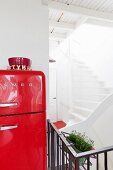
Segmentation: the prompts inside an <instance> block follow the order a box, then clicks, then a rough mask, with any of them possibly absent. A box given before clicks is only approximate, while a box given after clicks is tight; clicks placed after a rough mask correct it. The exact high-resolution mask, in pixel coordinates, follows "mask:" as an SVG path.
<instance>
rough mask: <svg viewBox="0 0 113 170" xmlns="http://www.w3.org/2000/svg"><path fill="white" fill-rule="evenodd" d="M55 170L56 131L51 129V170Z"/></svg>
mask: <svg viewBox="0 0 113 170" xmlns="http://www.w3.org/2000/svg"><path fill="white" fill-rule="evenodd" d="M54 169H55V148H54V129H53V128H51V170H54Z"/></svg>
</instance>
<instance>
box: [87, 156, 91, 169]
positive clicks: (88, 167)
mask: <svg viewBox="0 0 113 170" xmlns="http://www.w3.org/2000/svg"><path fill="white" fill-rule="evenodd" d="M87 170H90V157H89V156H88V157H87Z"/></svg>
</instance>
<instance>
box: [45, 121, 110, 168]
mask: <svg viewBox="0 0 113 170" xmlns="http://www.w3.org/2000/svg"><path fill="white" fill-rule="evenodd" d="M47 137H48V168H49V169H50V170H54V169H58V170H59V169H62V170H63V169H66V170H67V169H69V170H75V169H76V170H79V169H80V167H81V166H82V167H83V169H84V170H89V169H90V166H94V170H99V167H100V164H102V166H103V167H104V169H105V170H108V169H110V168H109V166H111V165H109V163H110V162H109V161H108V159H109V158H111V159H112V160H113V158H112V156H111V157H110V155H109V157H108V156H107V155H108V153H109V152H110V153H111V152H112V153H113V145H112V146H109V147H104V148H99V149H94V150H91V151H87V152H81V153H77V152H76V151H75V149H74V148H73V147H72V144H70V143H69V142H68V141H67V140H66V138H65V136H64V134H63V133H62V132H60V131H59V130H58V129H57V128H56V127H55V125H54V123H52V122H51V121H50V120H48V136H47ZM100 155H101V156H103V160H100V159H99V158H101V157H100ZM92 159H95V160H96V161H93V162H92ZM112 169H113V168H112Z"/></svg>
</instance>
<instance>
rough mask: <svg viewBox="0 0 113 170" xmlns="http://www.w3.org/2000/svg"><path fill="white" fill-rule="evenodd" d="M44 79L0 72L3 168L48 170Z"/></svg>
mask: <svg viewBox="0 0 113 170" xmlns="http://www.w3.org/2000/svg"><path fill="white" fill-rule="evenodd" d="M45 101H46V99H45V76H44V74H43V73H42V72H40V71H15V70H10V71H8V70H5V71H3V70H1V71H0V169H1V170H46V103H45Z"/></svg>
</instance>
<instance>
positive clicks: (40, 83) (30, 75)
mask: <svg viewBox="0 0 113 170" xmlns="http://www.w3.org/2000/svg"><path fill="white" fill-rule="evenodd" d="M45 100H46V99H45V76H44V74H43V73H42V72H40V71H14V70H10V71H7V70H5V71H3V70H2V71H0V115H4V114H5V115H10V114H23V113H31V112H32V113H33V112H34V113H35V112H43V111H45V109H46V106H45Z"/></svg>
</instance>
